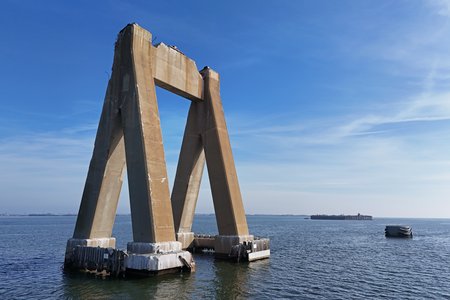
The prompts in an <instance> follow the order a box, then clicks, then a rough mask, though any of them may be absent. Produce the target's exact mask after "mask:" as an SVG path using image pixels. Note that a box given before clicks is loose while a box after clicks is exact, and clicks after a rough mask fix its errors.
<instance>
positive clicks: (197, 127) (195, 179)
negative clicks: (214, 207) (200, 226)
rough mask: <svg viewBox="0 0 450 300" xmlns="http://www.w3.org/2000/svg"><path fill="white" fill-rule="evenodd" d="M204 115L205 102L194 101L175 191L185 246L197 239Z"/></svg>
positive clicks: (178, 230)
mask: <svg viewBox="0 0 450 300" xmlns="http://www.w3.org/2000/svg"><path fill="white" fill-rule="evenodd" d="M204 115H205V110H204V104H203V103H196V102H192V104H191V107H190V109H189V114H188V118H187V122H186V128H185V131H184V137H183V143H182V145H181V151H180V157H179V159H178V167H177V172H176V176H175V183H174V187H173V191H172V198H171V200H172V208H173V216H174V222H175V231H176V233H177V240H178V241H180V242H181V243H182V245H183V246H182V247H183V249H186V248H190V247H192V243H193V241H194V234H193V232H192V231H191V230H192V222H193V220H194V213H195V206H196V204H197V198H198V193H199V190H200V184H201V179H202V175H203V169H204V166H205V152H204V151H203V143H202V140H201V133H202V130H203V127H204V119H205V118H204Z"/></svg>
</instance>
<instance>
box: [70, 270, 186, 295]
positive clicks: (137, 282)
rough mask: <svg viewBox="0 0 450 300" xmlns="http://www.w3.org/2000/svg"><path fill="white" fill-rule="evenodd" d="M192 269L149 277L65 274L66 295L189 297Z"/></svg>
mask: <svg viewBox="0 0 450 300" xmlns="http://www.w3.org/2000/svg"><path fill="white" fill-rule="evenodd" d="M191 276H192V275H191V274H189V273H182V274H181V273H180V274H167V275H160V276H152V277H148V278H132V279H117V278H110V277H100V276H94V275H92V274H84V273H81V272H70V273H69V272H65V273H64V275H63V287H64V294H63V297H64V298H75V299H105V298H121V299H180V295H182V296H183V297H185V298H186V299H189V298H191V293H192V292H193V291H194V287H193V283H194V280H192V279H191V278H190V277H191Z"/></svg>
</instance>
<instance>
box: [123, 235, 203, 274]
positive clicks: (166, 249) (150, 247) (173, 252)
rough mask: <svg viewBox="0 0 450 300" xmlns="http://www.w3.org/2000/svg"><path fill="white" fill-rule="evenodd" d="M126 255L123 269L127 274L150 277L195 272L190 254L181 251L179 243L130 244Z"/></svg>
mask: <svg viewBox="0 0 450 300" xmlns="http://www.w3.org/2000/svg"><path fill="white" fill-rule="evenodd" d="M127 254H128V256H127V257H126V259H125V268H126V271H127V272H128V273H138V274H139V275H141V274H149V275H151V274H158V273H171V272H177V271H181V270H182V269H186V270H188V271H190V272H192V271H194V270H195V263H194V259H193V257H192V254H191V253H190V252H188V251H184V250H182V244H181V243H180V242H162V243H139V242H131V243H128V245H127Z"/></svg>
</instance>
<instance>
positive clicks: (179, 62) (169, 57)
mask: <svg viewBox="0 0 450 300" xmlns="http://www.w3.org/2000/svg"><path fill="white" fill-rule="evenodd" d="M152 62H153V68H152V70H153V77H154V78H155V82H156V84H157V85H158V86H160V87H162V88H164V89H166V90H168V91H170V92H172V93H174V94H177V95H180V96H182V97H184V98H187V99H190V100H192V101H202V100H203V97H202V95H203V79H202V76H201V75H200V74H199V73H198V69H197V66H196V65H195V62H194V61H193V60H192V59H190V58H188V57H187V56H186V55H184V54H182V53H181V52H180V51H179V50H177V49H175V48H174V47H169V46H166V45H165V44H164V43H160V44H158V45H157V46H156V47H152Z"/></svg>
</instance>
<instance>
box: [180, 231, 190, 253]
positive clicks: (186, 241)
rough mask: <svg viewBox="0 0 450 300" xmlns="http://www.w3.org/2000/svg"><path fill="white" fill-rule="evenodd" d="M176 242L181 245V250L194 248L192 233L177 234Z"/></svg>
mask: <svg viewBox="0 0 450 300" xmlns="http://www.w3.org/2000/svg"><path fill="white" fill-rule="evenodd" d="M177 241H179V242H180V243H181V247H182V249H189V248H192V247H193V246H194V233H193V232H178V233H177Z"/></svg>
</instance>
